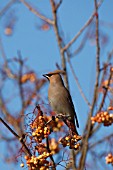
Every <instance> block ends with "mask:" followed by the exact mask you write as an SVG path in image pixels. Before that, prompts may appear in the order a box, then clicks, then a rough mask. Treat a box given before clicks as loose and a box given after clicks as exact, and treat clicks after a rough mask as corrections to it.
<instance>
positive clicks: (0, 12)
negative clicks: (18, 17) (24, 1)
mask: <svg viewBox="0 0 113 170" xmlns="http://www.w3.org/2000/svg"><path fill="white" fill-rule="evenodd" d="M14 2H17V0H11V1H9V2H8V4H6V6H5V7H4V8H3V9H2V10H1V11H0V17H1V16H2V15H3V14H4V13H5V12H6V11H7V10H8V9H9V8H10V7H11V5H12V4H13V3H14Z"/></svg>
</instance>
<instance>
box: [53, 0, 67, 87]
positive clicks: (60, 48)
mask: <svg viewBox="0 0 113 170" xmlns="http://www.w3.org/2000/svg"><path fill="white" fill-rule="evenodd" d="M50 3H51V8H52V14H53V20H54V24H53V27H54V31H55V35H56V39H57V42H58V47H59V50H60V54H61V61H62V69H63V70H64V71H65V72H66V74H65V75H64V81H65V85H66V87H67V88H68V89H69V85H68V78H67V69H66V60H65V56H64V51H63V50H62V48H63V47H62V46H63V43H62V42H63V40H62V38H61V36H60V33H59V27H58V19H57V9H58V8H56V5H55V2H54V0H50Z"/></svg>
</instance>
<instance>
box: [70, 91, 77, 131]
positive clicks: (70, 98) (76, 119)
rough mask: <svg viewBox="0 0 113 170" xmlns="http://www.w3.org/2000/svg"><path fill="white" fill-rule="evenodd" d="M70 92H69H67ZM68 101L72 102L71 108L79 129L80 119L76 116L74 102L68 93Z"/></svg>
mask: <svg viewBox="0 0 113 170" xmlns="http://www.w3.org/2000/svg"><path fill="white" fill-rule="evenodd" d="M67 92H68V90H67ZM68 101H69V102H70V104H71V106H72V109H73V113H75V115H74V116H75V120H76V125H77V127H78V128H79V123H78V118H77V114H76V111H75V108H74V104H73V101H72V98H71V95H70V93H69V92H68Z"/></svg>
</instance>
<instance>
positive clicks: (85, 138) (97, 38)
mask: <svg viewBox="0 0 113 170" xmlns="http://www.w3.org/2000/svg"><path fill="white" fill-rule="evenodd" d="M94 4H95V14H96V81H95V86H94V97H93V101H92V105H91V106H92V107H91V109H90V113H89V116H88V120H87V125H86V128H85V131H86V130H87V134H86V136H85V137H84V140H83V144H84V146H83V149H82V153H81V158H80V162H79V169H80V170H83V168H84V165H85V160H86V153H87V150H88V139H89V136H90V132H91V130H92V124H91V116H92V114H93V111H94V107H95V104H96V101H97V97H98V96H97V92H98V85H99V75H100V62H99V60H100V46H99V28H98V27H99V25H98V11H97V10H98V6H97V0H94Z"/></svg>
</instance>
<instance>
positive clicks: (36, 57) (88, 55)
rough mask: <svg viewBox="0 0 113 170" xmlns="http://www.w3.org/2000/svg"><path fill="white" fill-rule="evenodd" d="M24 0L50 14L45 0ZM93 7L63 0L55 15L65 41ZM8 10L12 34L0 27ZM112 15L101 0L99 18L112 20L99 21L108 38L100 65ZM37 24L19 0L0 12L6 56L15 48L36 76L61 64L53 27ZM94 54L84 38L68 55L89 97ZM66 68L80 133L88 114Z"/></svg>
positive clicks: (84, 0)
mask: <svg viewBox="0 0 113 170" xmlns="http://www.w3.org/2000/svg"><path fill="white" fill-rule="evenodd" d="M8 2H9V0H4V1H3V0H0V10H2V9H3V7H4V6H5V5H6V4H7V3H8ZM27 2H30V4H32V5H33V6H34V7H35V8H37V9H38V10H39V11H40V12H41V13H42V14H45V15H47V16H48V17H49V18H52V15H51V7H50V3H49V1H48V0H37V1H34V0H33V1H30V0H29V1H27ZM93 11H94V2H93V1H91V0H76V1H75V0H71V1H70V0H63V3H62V5H61V7H60V9H59V13H58V16H59V22H60V23H59V25H60V27H61V29H62V30H63V34H64V36H65V42H66V43H68V42H69V41H70V40H71V39H72V38H73V37H74V35H76V33H77V32H78V31H79V30H80V29H81V28H82V27H83V25H84V24H85V22H86V21H87V20H88V19H89V17H90V16H91V14H92V12H93ZM11 13H13V15H12V16H14V17H16V18H17V20H16V22H15V24H14V29H13V33H12V36H7V35H6V34H5V33H4V31H5V28H6V25H7V21H10V20H11V17H10V16H11ZM112 16H113V1H110V0H109V1H108V0H105V1H104V2H103V4H102V6H101V7H100V9H99V18H100V20H101V21H104V22H105V23H110V24H112V27H109V26H108V25H107V24H106V25H104V24H102V23H100V33H101V34H104V35H106V36H107V38H108V43H106V44H105V45H103V44H101V57H100V58H101V65H102V63H103V61H104V60H105V59H106V56H107V54H108V52H109V51H110V50H111V49H112V47H113V20H112V18H113V17H112ZM41 24H42V22H41V20H40V19H39V18H38V17H37V16H35V15H34V14H33V13H31V12H30V11H29V10H28V9H27V8H26V7H25V6H24V5H23V4H21V3H17V4H15V5H12V7H11V8H10V9H9V10H8V11H7V12H6V13H5V14H4V15H3V16H0V25H1V26H0V38H1V40H2V43H3V46H4V50H5V54H6V56H7V58H8V59H10V58H13V57H14V56H17V51H18V50H20V51H21V54H22V56H23V58H27V59H28V61H27V64H28V65H29V67H30V68H33V69H34V70H35V71H36V72H37V74H38V76H39V77H42V74H44V73H47V72H49V71H52V70H55V69H56V66H55V64H56V63H58V64H59V65H61V59H60V53H59V49H58V45H57V43H56V37H55V34H54V32H53V28H50V29H49V30H48V31H44V30H40V29H39V27H40V26H41ZM84 35H85V32H84V33H83V34H82V35H81V36H80V37H79V39H78V40H77V41H76V42H75V43H74V44H73V45H72V47H71V48H70V50H71V51H74V50H75V49H76V48H77V47H78V46H79V44H80V42H81V40H82V38H83V36H84ZM95 54H96V47H95V44H94V43H93V42H92V41H91V40H89V39H88V40H87V39H86V45H85V47H84V49H83V50H82V51H81V52H80V53H79V54H78V55H76V56H75V57H73V58H72V59H71V61H72V65H73V67H74V70H75V73H76V75H77V77H78V78H79V82H80V84H81V87H82V89H83V91H84V93H85V95H86V96H87V98H88V99H89V100H90V101H91V99H92V96H93V94H92V93H93V87H92V85H93V83H94V82H95ZM0 55H1V53H0ZM2 61H3V60H2V59H1V57H0V62H1V64H2ZM1 64H0V66H1ZM67 69H68V74H69V84H70V91H71V94H72V98H73V102H74V104H75V107H76V110H77V113H78V119H79V121H80V122H83V123H82V124H81V127H80V130H79V131H80V133H82V131H83V128H84V125H85V124H84V121H85V120H86V117H87V114H88V107H87V105H86V104H85V102H84V100H83V99H82V97H81V95H80V93H79V90H78V88H77V85H76V83H75V80H74V78H73V76H72V73H71V70H70V67H69V65H68V64H67ZM46 88H47V86H46ZM45 91H46V90H45ZM3 166H5V165H3ZM3 169H4V170H5V167H3ZM6 169H7V167H6ZM18 169H19V168H18Z"/></svg>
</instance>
